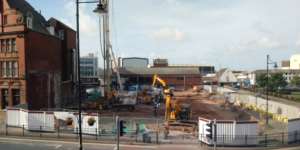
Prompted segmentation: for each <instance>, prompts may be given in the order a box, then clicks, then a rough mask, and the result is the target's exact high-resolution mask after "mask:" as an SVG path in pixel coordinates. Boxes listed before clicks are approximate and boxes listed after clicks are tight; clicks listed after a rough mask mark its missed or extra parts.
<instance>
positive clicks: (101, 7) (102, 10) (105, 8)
mask: <svg viewBox="0 0 300 150" xmlns="http://www.w3.org/2000/svg"><path fill="white" fill-rule="evenodd" d="M102 2H104V1H103V0H102V1H101V0H99V4H98V5H97V7H96V8H95V10H93V12H94V13H97V15H98V17H99V18H102V17H104V16H105V15H104V14H106V47H105V48H106V65H107V66H106V75H107V79H106V84H107V99H108V100H110V95H109V94H110V93H109V91H110V67H109V64H110V62H109V61H110V59H109V58H110V57H109V56H110V54H109V46H110V42H109V0H106V1H105V6H104V5H103V4H102Z"/></svg>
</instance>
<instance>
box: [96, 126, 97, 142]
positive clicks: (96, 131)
mask: <svg viewBox="0 0 300 150" xmlns="http://www.w3.org/2000/svg"><path fill="white" fill-rule="evenodd" d="M96 140H97V128H96Z"/></svg>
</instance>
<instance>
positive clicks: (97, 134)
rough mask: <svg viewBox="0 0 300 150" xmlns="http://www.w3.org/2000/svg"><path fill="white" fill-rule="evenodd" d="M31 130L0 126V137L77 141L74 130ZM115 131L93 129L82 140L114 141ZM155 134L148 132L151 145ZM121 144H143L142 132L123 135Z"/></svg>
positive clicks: (22, 127)
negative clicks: (92, 132) (92, 131)
mask: <svg viewBox="0 0 300 150" xmlns="http://www.w3.org/2000/svg"><path fill="white" fill-rule="evenodd" d="M31 128H33V129H34V131H33V130H26V126H24V125H22V126H9V125H7V124H6V125H0V136H1V135H2V136H20V137H41V138H59V139H78V138H79V129H78V128H76V129H75V130H74V129H73V128H62V127H56V128H55V129H54V132H45V131H43V128H46V127H43V126H36V127H31ZM91 130H93V129H85V128H83V129H82V132H83V131H89V132H90V133H91ZM115 131H116V130H115V129H109V130H108V129H99V130H97V128H95V129H94V134H82V138H83V139H84V140H102V141H107V142H111V141H113V142H114V141H116V132H115ZM156 133H157V132H148V137H151V141H152V143H156ZM158 138H159V139H162V138H163V134H162V133H160V134H159V137H158ZM120 141H121V142H145V141H144V140H143V132H141V131H138V130H135V131H134V132H131V133H127V134H124V135H123V136H122V137H120Z"/></svg>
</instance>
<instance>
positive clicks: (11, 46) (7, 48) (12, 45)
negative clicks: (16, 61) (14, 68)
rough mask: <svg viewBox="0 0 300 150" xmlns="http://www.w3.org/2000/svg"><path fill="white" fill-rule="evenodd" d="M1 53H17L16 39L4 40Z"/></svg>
mask: <svg viewBox="0 0 300 150" xmlns="http://www.w3.org/2000/svg"><path fill="white" fill-rule="evenodd" d="M1 45H2V46H1V51H2V52H11V51H13V52H16V51H17V43H16V39H2V40H1Z"/></svg>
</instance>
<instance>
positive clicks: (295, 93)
mask: <svg viewBox="0 0 300 150" xmlns="http://www.w3.org/2000/svg"><path fill="white" fill-rule="evenodd" d="M291 94H292V95H300V92H291Z"/></svg>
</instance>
